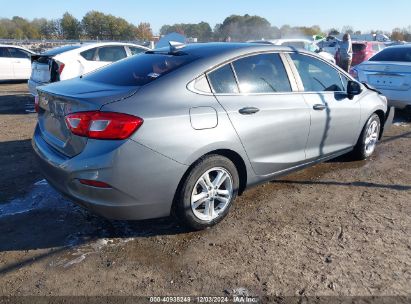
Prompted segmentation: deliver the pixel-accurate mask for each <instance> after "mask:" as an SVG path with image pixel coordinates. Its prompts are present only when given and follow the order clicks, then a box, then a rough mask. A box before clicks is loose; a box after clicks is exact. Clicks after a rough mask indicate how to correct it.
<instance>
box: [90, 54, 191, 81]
mask: <svg viewBox="0 0 411 304" xmlns="http://www.w3.org/2000/svg"><path fill="white" fill-rule="evenodd" d="M196 59H197V57H194V56H192V55H169V54H163V53H150V52H149V53H144V54H141V55H138V56H131V57H129V58H127V59H124V60H121V61H118V62H116V63H113V64H111V65H109V66H107V67H106V68H103V69H100V70H98V71H96V72H94V73H90V74H88V75H86V76H84V79H87V80H90V81H96V82H102V83H108V84H112V85H119V86H143V85H145V84H147V83H150V82H152V81H154V80H156V79H157V78H159V77H161V76H164V75H166V74H168V73H170V72H172V71H175V70H177V69H178V68H180V67H182V66H184V65H186V64H188V63H190V62H193V61H194V60H196Z"/></svg>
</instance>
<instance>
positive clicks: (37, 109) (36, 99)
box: [34, 95, 40, 113]
mask: <svg viewBox="0 0 411 304" xmlns="http://www.w3.org/2000/svg"><path fill="white" fill-rule="evenodd" d="M34 110H35V111H36V113H38V112H39V111H40V105H39V95H36V96H34Z"/></svg>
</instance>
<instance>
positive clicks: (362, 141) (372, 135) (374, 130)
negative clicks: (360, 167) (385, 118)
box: [353, 114, 381, 160]
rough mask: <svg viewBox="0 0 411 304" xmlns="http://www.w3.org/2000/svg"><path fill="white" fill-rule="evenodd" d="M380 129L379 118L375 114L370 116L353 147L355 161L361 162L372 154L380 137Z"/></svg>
mask: <svg viewBox="0 0 411 304" xmlns="http://www.w3.org/2000/svg"><path fill="white" fill-rule="evenodd" d="M380 129H381V121H380V118H379V117H378V115H377V114H373V115H371V117H370V118H369V119H368V121H367V123H366V124H365V126H364V128H363V130H362V132H361V135H360V138H359V139H358V142H357V144H356V145H355V147H354V151H353V156H354V158H355V159H359V160H363V159H366V158H368V157H370V156H371V155H372V154H373V153H374V150H375V147H376V145H377V142H378V137H379V135H380Z"/></svg>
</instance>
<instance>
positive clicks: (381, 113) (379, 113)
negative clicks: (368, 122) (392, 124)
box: [371, 109, 385, 140]
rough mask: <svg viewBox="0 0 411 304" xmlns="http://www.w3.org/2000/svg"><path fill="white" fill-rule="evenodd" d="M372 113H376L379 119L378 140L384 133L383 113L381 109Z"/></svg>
mask: <svg viewBox="0 0 411 304" xmlns="http://www.w3.org/2000/svg"><path fill="white" fill-rule="evenodd" d="M374 113H375V114H377V115H378V118H379V119H380V134H379V135H378V139H379V140H380V139H381V137H382V134H383V133H384V124H385V113H384V111H383V110H381V109H378V110H376V111H374ZM374 113H373V114H374ZM371 115H372V114H371Z"/></svg>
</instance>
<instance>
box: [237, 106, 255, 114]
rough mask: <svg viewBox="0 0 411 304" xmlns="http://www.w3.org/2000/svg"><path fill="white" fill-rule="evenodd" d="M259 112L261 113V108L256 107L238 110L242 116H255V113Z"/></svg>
mask: <svg viewBox="0 0 411 304" xmlns="http://www.w3.org/2000/svg"><path fill="white" fill-rule="evenodd" d="M258 111H260V109H259V108H255V107H245V108H242V109H240V110H238V112H239V113H240V114H242V115H250V114H255V113H257V112H258Z"/></svg>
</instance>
